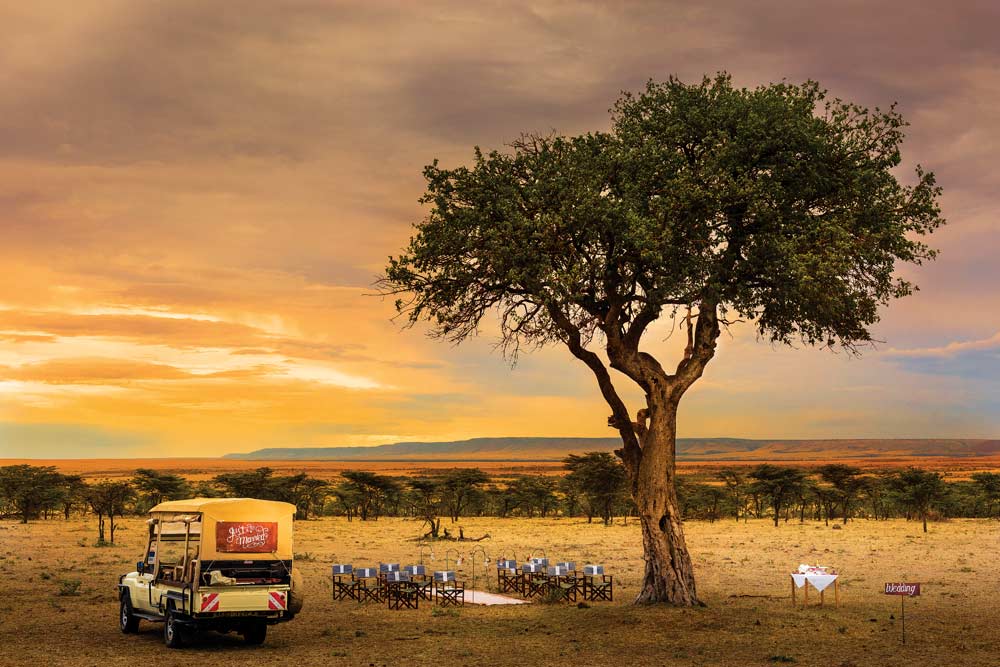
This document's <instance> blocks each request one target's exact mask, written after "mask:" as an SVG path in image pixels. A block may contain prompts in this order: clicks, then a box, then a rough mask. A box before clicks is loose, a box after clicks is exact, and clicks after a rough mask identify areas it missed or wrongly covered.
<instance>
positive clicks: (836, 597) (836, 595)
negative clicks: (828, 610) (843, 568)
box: [833, 577, 840, 607]
mask: <svg viewBox="0 0 1000 667" xmlns="http://www.w3.org/2000/svg"><path fill="white" fill-rule="evenodd" d="M833 604H834V605H835V606H837V607H839V606H840V578H839V577H838V578H837V579H834V580H833Z"/></svg>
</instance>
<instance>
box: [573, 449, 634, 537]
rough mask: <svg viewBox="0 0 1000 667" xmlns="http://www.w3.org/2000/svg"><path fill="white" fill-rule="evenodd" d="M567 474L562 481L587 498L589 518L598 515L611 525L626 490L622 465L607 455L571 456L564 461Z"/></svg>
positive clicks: (590, 453) (589, 453)
mask: <svg viewBox="0 0 1000 667" xmlns="http://www.w3.org/2000/svg"><path fill="white" fill-rule="evenodd" d="M563 467H564V468H565V469H566V470H568V471H569V474H568V475H566V477H565V479H566V481H567V482H568V483H569V485H570V486H572V487H574V488H575V489H576V490H577V491H579V492H580V493H581V494H582V495H583V496H584V497H585V498H586V499H587V505H588V510H587V517H588V519H589V518H590V516H592V515H593V514H594V513H597V514H598V515H599V516H600V517H601V519H603V520H604V525H605V526H610V525H611V521H612V519H613V515H614V509H615V505H616V504H617V503H618V501H619V500H620V498H621V496H622V494H623V493H624V492H625V489H626V482H627V480H626V475H625V469H624V467H623V466H622V464H621V463H620V462H619V461H618V460H617V459H615V458H614V457H613V456H612V455H611V454H609V453H607V452H587V453H585V454H583V455H579V454H570V455H569V456H567V457H566V458H565V459H563Z"/></svg>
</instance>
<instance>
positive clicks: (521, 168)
mask: <svg viewBox="0 0 1000 667" xmlns="http://www.w3.org/2000/svg"><path fill="white" fill-rule="evenodd" d="M612 120H613V123H612V128H611V131H610V132H596V133H591V134H585V135H580V136H573V137H563V136H550V137H528V138H522V139H521V140H518V141H516V142H514V144H512V146H511V149H512V150H511V151H510V152H509V153H501V152H497V151H493V152H490V153H483V152H482V151H480V150H479V149H478V148H477V149H476V152H475V162H474V163H473V165H472V166H470V167H465V166H462V167H457V168H454V169H444V168H441V167H439V166H438V164H437V162H435V163H434V164H432V165H431V166H429V167H427V168H426V169H425V172H424V175H425V177H426V179H427V192H426V194H425V195H424V197H423V199H422V201H423V202H424V203H426V204H428V205H430V210H429V212H428V214H427V217H426V218H425V219H424V220H423V221H422V222H420V223H419V224H418V225H417V226H416V234H415V236H414V237H413V238H412V240H411V242H410V244H409V246H408V248H407V249H406V251H405V253H403V254H402V255H401V256H399V257H395V258H391V260H390V262H389V265H388V267H387V268H386V272H385V277H384V280H383V282H382V286H383V288H384V289H385V291H386V292H387V293H392V294H396V295H398V296H399V297H400V300H399V301H398V302H397V308H398V309H399V310H400V312H405V313H407V315H408V316H409V318H410V321H411V322H418V321H422V320H428V321H429V322H430V323H431V325H432V327H433V330H434V332H435V333H436V334H438V335H440V336H444V337H446V338H448V339H451V340H456V341H460V340H462V339H464V338H465V337H467V336H469V335H471V334H474V333H476V332H477V331H478V328H479V325H480V322H481V321H482V318H483V317H484V315H485V314H486V313H487V312H489V311H490V310H496V311H498V312H499V315H500V320H501V327H502V332H503V337H504V343H505V345H506V347H507V349H508V351H514V352H516V350H517V349H518V347H519V346H520V345H521V344H523V343H528V344H533V345H534V344H544V343H548V342H553V341H565V340H566V336H567V332H566V327H565V326H564V324H563V323H561V322H560V321H559V320H560V319H561V317H562V316H565V317H566V318H568V319H569V320H570V321H571V322H572V325H573V327H574V328H575V329H577V330H579V331H581V332H583V333H584V334H585V335H586V334H589V333H592V332H594V331H597V330H600V331H601V332H603V333H604V334H605V335H609V334H610V333H612V332H613V331H624V332H627V331H629V330H630V329H631V325H633V324H640V328H639V330H638V331H637V333H638V334H639V335H641V333H642V329H644V327H645V325H646V324H648V322H649V321H651V320H652V319H656V318H657V317H659V316H660V315H661V314H662V312H663V311H664V309H666V310H668V311H670V310H672V309H674V308H676V307H678V306H693V307H699V308H703V309H705V308H710V307H715V306H718V307H719V308H720V309H721V311H722V312H723V313H732V314H733V315H734V316H736V317H739V318H742V319H746V320H751V321H753V322H755V323H756V326H757V328H758V330H759V332H760V334H761V335H762V336H763V337H764V338H766V339H769V340H773V341H777V342H782V343H790V342H792V341H793V340H801V341H804V342H806V343H808V344H820V345H834V344H840V345H843V346H846V347H848V348H852V349H853V347H854V346H855V345H856V344H858V343H863V342H866V341H869V340H870V339H871V335H870V331H869V326H870V325H871V324H872V323H874V322H876V321H877V320H878V307H879V306H880V305H882V304H885V303H887V302H888V301H889V300H890V299H892V298H894V297H900V296H904V295H906V294H909V293H910V292H911V291H912V289H913V285H911V284H910V283H908V282H907V281H905V280H902V279H898V278H896V277H895V276H894V275H893V271H894V269H895V267H896V264H897V262H910V263H920V262H921V261H922V260H924V259H928V258H932V257H933V256H934V251H933V250H932V249H930V248H929V247H928V246H927V245H926V244H924V243H922V242H921V241H919V240H918V238H915V237H919V236H921V235H924V234H927V233H929V232H931V231H933V230H934V229H935V228H936V227H937V226H939V225H940V224H942V222H943V220H942V219H941V217H940V210H939V208H938V205H937V197H938V196H939V194H940V189H939V188H938V187H937V186H936V185H935V181H934V176H933V174H932V173H930V172H925V171H923V170H922V169H921V168H919V167H918V168H917V174H916V178H915V182H914V183H913V184H912V185H905V184H903V183H901V182H900V181H899V180H898V179H897V177H896V175H895V173H894V168H895V167H897V166H898V165H899V163H900V145H901V143H902V140H903V136H904V135H903V128H904V127H905V125H906V123H905V122H904V121H903V119H902V118H901V117H900V116H899V114H897V113H896V112H895V111H894V110H893V109H890V110H889V111H880V110H878V109H876V110H875V111H870V110H868V109H864V108H862V107H859V106H857V105H855V104H850V103H847V102H842V101H840V100H836V99H833V100H831V99H828V98H827V96H826V93H825V91H823V90H822V89H821V88H820V87H819V85H818V84H816V83H815V82H807V83H805V84H802V85H792V84H788V83H780V84H772V85H768V86H761V87H759V88H755V89H752V90H748V89H739V88H734V87H733V85H732V81H731V79H730V77H729V76H728V75H726V74H720V75H719V76H717V77H715V78H705V79H704V80H702V81H701V82H700V83H697V84H692V85H688V84H684V83H682V82H681V81H679V80H677V79H674V78H671V79H669V80H668V81H667V82H665V83H654V82H650V83H649V85H648V86H647V88H646V90H645V91H644V92H643V93H642V94H640V95H638V96H633V95H630V94H626V95H625V96H623V97H622V98H621V99H620V100H619V101H618V103H617V104H616V105H615V107H614V109H613V119H612Z"/></svg>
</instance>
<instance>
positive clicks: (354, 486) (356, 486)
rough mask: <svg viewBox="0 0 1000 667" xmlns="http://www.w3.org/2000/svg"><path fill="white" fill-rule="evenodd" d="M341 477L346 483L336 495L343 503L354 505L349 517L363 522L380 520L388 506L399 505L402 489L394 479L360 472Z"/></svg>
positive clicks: (352, 471)
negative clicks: (355, 517) (357, 517)
mask: <svg viewBox="0 0 1000 667" xmlns="http://www.w3.org/2000/svg"><path fill="white" fill-rule="evenodd" d="M340 476H341V477H343V478H344V482H343V484H342V485H341V487H338V489H336V490H335V491H334V493H335V495H336V496H337V498H338V499H340V500H341V502H344V501H347V500H348V499H349V500H350V501H352V502H353V503H354V506H353V507H352V509H351V512H350V513H349V515H348V516H354V515H355V514H356V515H357V516H359V517H361V520H362V521H367V520H368V519H369V518H372V519H378V517H379V515H380V514H382V513H383V512H384V510H385V506H386V505H387V504H390V503H391V504H396V505H398V500H399V496H400V490H401V489H400V485H399V482H397V481H396V480H395V479H393V478H392V477H387V476H385V475H377V474H375V473H373V472H366V471H359V470H345V471H344V472H342V473H340Z"/></svg>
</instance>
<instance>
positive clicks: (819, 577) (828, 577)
mask: <svg viewBox="0 0 1000 667" xmlns="http://www.w3.org/2000/svg"><path fill="white" fill-rule="evenodd" d="M837 576H838V575H836V574H793V575H792V579H793V580H794V581H795V587H796V588H802V587H803V586H805V585H806V582H807V581H808V582H809V583H810V584H812V585H813V588H815V589H816V590H818V591H822V590H824V589H825V588H826V587H827V586H829V585H830V584H832V583H833V582H834V580H836V578H837Z"/></svg>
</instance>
